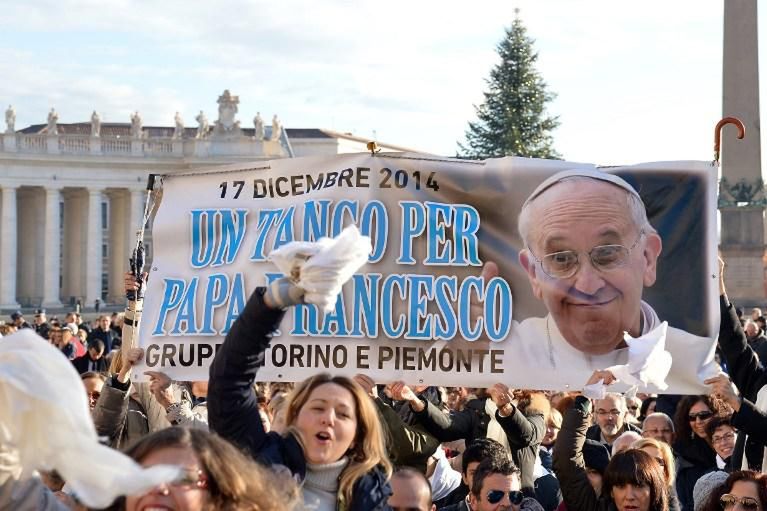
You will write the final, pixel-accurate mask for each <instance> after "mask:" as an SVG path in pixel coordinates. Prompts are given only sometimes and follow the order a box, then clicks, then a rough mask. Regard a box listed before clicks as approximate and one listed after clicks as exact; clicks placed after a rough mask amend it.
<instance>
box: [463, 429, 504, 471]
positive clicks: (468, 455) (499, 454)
mask: <svg viewBox="0 0 767 511" xmlns="http://www.w3.org/2000/svg"><path fill="white" fill-rule="evenodd" d="M486 459H489V460H493V462H494V463H496V464H500V463H501V462H503V461H507V460H508V459H509V455H508V453H507V452H506V449H505V448H504V447H503V446H502V445H501V444H500V443H499V442H497V441H495V440H493V439H492V438H477V439H476V440H474V441H473V442H472V443H470V444H469V446H468V447H466V450H465V451H463V455H462V457H461V473H462V474H463V475H466V471H467V470H468V469H469V463H475V462H477V463H481V462H482V460H486Z"/></svg>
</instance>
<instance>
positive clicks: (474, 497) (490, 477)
mask: <svg viewBox="0 0 767 511" xmlns="http://www.w3.org/2000/svg"><path fill="white" fill-rule="evenodd" d="M469 505H470V506H471V510H472V511H521V510H524V511H542V510H543V507H541V505H540V504H539V503H538V502H537V501H536V500H535V499H532V498H530V497H525V495H524V494H523V493H522V491H521V481H520V478H519V469H518V468H517V467H516V465H514V463H513V462H512V461H511V460H504V461H502V462H500V463H494V462H493V460H489V459H488V460H484V461H482V462H481V463H480V464H479V466H478V467H477V471H476V472H474V480H473V481H472V485H471V493H470V494H469Z"/></svg>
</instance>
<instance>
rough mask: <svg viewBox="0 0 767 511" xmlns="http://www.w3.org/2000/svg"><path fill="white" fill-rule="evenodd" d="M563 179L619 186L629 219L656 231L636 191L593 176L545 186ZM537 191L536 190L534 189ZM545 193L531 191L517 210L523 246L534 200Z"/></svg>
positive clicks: (527, 235) (651, 231) (527, 241)
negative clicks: (622, 192)
mask: <svg viewBox="0 0 767 511" xmlns="http://www.w3.org/2000/svg"><path fill="white" fill-rule="evenodd" d="M565 181H575V182H580V181H597V182H607V183H609V184H612V185H613V186H615V187H616V188H620V189H622V190H623V191H624V193H625V194H626V207H627V209H628V211H629V215H630V217H631V220H632V221H633V223H634V225H635V226H636V228H637V230H642V229H644V231H645V233H648V234H649V233H653V234H654V233H656V232H657V231H656V230H655V228H654V227H653V226H652V225H650V221H649V220H648V219H647V210H646V209H645V206H644V203H643V202H642V199H640V198H639V195H638V194H636V193H630V192H629V191H628V190H625V189H624V188H623V187H622V186H619V185H617V184H614V183H612V182H611V181H604V180H600V179H597V178H594V177H588V176H567V177H564V178H562V179H560V180H559V181H556V183H554V184H552V185H551V186H549V187H548V188H547V190H548V189H551V188H553V187H554V186H556V185H557V184H559V183H563V182H565ZM536 191H537V190H536ZM545 193H546V190H544V191H543V192H540V193H537V194H536V193H535V192H533V195H534V196H533V198H532V199H528V200H527V201H526V202H525V204H524V205H523V206H522V210H521V211H520V212H519V219H518V220H517V228H518V230H519V235H520V236H521V237H522V241H523V242H524V244H525V246H528V247H529V246H530V239H529V235H530V222H531V217H532V209H533V208H534V205H535V201H536V200H538V199H539V198H540V196H541V195H544V194H545Z"/></svg>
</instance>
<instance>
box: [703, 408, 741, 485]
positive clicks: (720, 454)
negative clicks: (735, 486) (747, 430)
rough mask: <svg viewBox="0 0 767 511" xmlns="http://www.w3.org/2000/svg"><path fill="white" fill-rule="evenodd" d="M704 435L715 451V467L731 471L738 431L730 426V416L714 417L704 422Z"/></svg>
mask: <svg viewBox="0 0 767 511" xmlns="http://www.w3.org/2000/svg"><path fill="white" fill-rule="evenodd" d="M706 436H708V441H709V442H710V443H711V446H712V447H713V448H714V451H716V468H717V469H719V470H724V471H725V472H732V453H733V451H734V450H735V441H736V439H737V438H738V432H737V431H736V430H735V428H734V427H733V426H732V422H730V417H727V416H724V417H714V418H713V419H711V420H710V421H708V424H706Z"/></svg>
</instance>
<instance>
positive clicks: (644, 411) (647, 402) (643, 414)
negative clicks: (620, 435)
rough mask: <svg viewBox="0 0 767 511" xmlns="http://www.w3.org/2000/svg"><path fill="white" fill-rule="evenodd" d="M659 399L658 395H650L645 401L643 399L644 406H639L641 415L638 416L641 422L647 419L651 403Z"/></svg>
mask: <svg viewBox="0 0 767 511" xmlns="http://www.w3.org/2000/svg"><path fill="white" fill-rule="evenodd" d="M657 400H658V398H657V397H648V398H647V399H645V400H644V401H642V406H640V407H639V417H637V420H639V421H640V422H641V421H643V420H645V419H646V418H647V410H648V409H649V408H650V405H651V404H653V403H654V402H656V401H657Z"/></svg>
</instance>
